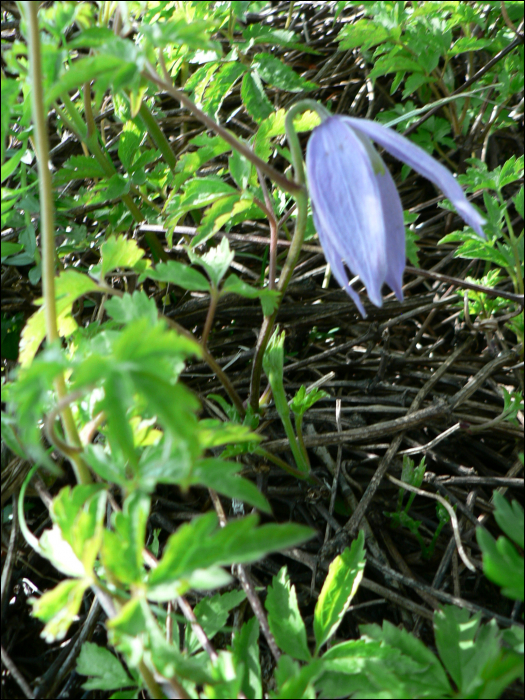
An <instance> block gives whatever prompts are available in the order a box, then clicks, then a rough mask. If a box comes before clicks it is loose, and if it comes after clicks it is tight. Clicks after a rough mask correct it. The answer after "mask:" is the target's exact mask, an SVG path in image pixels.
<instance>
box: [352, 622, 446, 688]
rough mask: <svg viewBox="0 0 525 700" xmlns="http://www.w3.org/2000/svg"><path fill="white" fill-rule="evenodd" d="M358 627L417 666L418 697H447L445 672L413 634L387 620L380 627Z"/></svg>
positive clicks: (363, 633) (363, 632)
mask: <svg viewBox="0 0 525 700" xmlns="http://www.w3.org/2000/svg"><path fill="white" fill-rule="evenodd" d="M359 629H360V631H361V634H362V635H363V636H366V637H368V638H370V639H373V640H375V641H376V642H380V643H381V644H382V645H388V646H389V647H390V648H392V649H396V650H398V651H400V652H401V653H402V654H403V655H404V656H406V657H408V658H409V659H410V660H411V661H413V662H415V663H416V664H417V666H419V674H420V677H419V678H418V680H417V684H418V690H417V693H418V695H419V696H420V697H447V694H448V693H450V683H449V681H448V678H447V674H446V673H445V671H444V669H443V666H442V665H441V664H440V662H439V660H438V658H437V656H436V655H435V654H433V653H432V651H431V650H430V649H429V648H428V647H427V646H426V645H425V644H424V643H423V642H422V641H421V640H420V639H418V638H417V637H414V635H413V634H410V633H409V632H407V631H406V630H405V629H398V628H397V627H396V626H395V625H392V624H391V623H390V622H388V620H385V621H384V622H383V628H382V629H381V627H379V626H378V625H361V626H360V628H359ZM413 675H414V676H416V674H413Z"/></svg>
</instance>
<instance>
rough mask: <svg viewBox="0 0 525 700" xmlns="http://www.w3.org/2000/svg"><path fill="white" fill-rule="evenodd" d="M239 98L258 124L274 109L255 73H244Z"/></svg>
mask: <svg viewBox="0 0 525 700" xmlns="http://www.w3.org/2000/svg"><path fill="white" fill-rule="evenodd" d="M241 99H242V101H243V103H244V106H245V107H246V110H247V111H248V114H249V115H250V116H251V117H252V119H253V120H254V121H256V122H257V123H258V124H260V123H261V122H262V121H264V120H265V119H267V118H268V117H269V116H270V114H272V112H273V111H274V110H273V107H272V103H271V102H270V100H269V99H268V98H267V97H266V93H265V92H264V87H263V84H262V81H261V79H260V77H259V75H258V74H257V73H246V75H245V76H244V78H243V79H242V86H241Z"/></svg>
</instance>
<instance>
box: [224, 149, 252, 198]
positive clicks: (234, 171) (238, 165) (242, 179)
mask: <svg viewBox="0 0 525 700" xmlns="http://www.w3.org/2000/svg"><path fill="white" fill-rule="evenodd" d="M228 166H229V168H230V175H231V176H232V178H233V179H234V180H235V183H236V184H237V187H238V188H239V189H241V190H245V189H246V188H247V187H248V184H249V181H250V176H251V174H252V173H253V171H254V166H253V165H252V163H250V161H249V160H248V159H247V158H245V156H243V155H241V154H240V153H239V151H236V150H235V149H234V150H233V152H232V154H231V156H230V157H229V159H228Z"/></svg>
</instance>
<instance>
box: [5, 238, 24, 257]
mask: <svg viewBox="0 0 525 700" xmlns="http://www.w3.org/2000/svg"><path fill="white" fill-rule="evenodd" d="M21 250H24V246H23V245H21V244H20V243H11V242H10V241H5V242H4V241H2V262H4V259H5V258H8V257H9V256H10V255H15V254H16V253H19V252H20V251H21Z"/></svg>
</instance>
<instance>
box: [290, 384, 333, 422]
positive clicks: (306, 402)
mask: <svg viewBox="0 0 525 700" xmlns="http://www.w3.org/2000/svg"><path fill="white" fill-rule="evenodd" d="M329 396H330V394H328V393H327V392H326V391H323V390H322V389H317V388H315V389H313V390H312V391H309V392H308V393H307V392H306V387H305V386H304V384H303V386H301V387H300V388H299V390H298V392H297V393H296V395H295V396H294V397H293V399H292V400H291V401H290V408H291V409H292V411H293V412H294V413H295V414H297V415H299V416H302V415H303V414H304V413H305V412H306V411H307V410H308V409H309V408H311V407H312V406H313V405H314V404H315V403H317V401H319V400H320V399H324V398H327V397H329Z"/></svg>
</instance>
